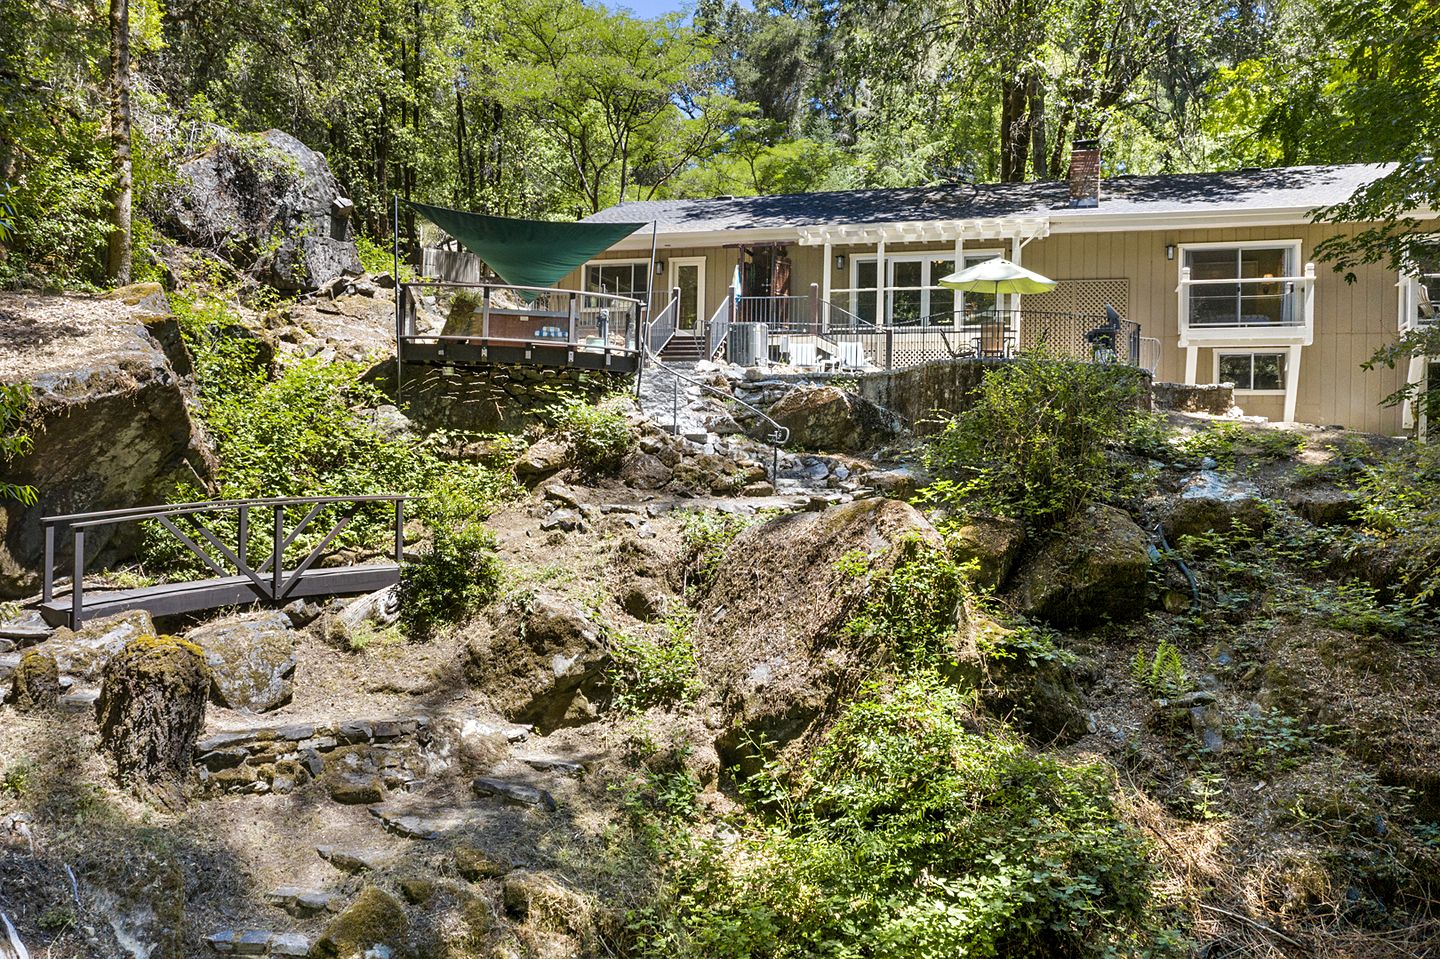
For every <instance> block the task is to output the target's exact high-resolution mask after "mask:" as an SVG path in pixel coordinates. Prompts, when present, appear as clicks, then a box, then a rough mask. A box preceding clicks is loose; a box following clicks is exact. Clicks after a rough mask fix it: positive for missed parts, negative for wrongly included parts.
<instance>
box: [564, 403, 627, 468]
mask: <svg viewBox="0 0 1440 959" xmlns="http://www.w3.org/2000/svg"><path fill="white" fill-rule="evenodd" d="M545 415H546V418H547V419H549V421H550V423H551V424H552V425H553V426H554V428H555V431H556V433H557V434H558V436H559V437H560V439H561V440H562V441H563V442H565V443H566V444H568V445H569V447H570V455H571V458H572V459H573V461H574V463H575V465H576V467H578V468H579V469H580V470H581V472H584V473H587V474H590V475H592V476H601V475H606V474H613V473H614V472H616V471H617V470H618V469H619V468H620V463H621V461H622V460H624V458H625V454H626V453H628V452H630V450H631V448H632V447H634V445H635V442H636V440H637V436H636V434H635V428H634V427H633V426H631V425H630V422H629V421H628V420H627V419H626V418H625V413H624V412H623V411H622V410H621V409H619V408H618V404H617V403H616V402H615V401H608V402H604V403H598V404H590V403H586V402H585V401H583V400H577V399H568V400H564V401H562V402H560V403H557V404H556V405H554V406H551V407H549V408H548V409H547V410H546V411H545Z"/></svg>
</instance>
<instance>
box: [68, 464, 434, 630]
mask: <svg viewBox="0 0 1440 959" xmlns="http://www.w3.org/2000/svg"><path fill="white" fill-rule="evenodd" d="M406 499H407V497H405V496H402V495H399V494H396V493H379V494H373V495H364V496H300V497H268V498H264V499H232V500H211V501H208V502H199V503H176V504H171V505H166V506H139V507H133V508H130V509H117V510H106V511H103V512H95V513H70V514H66V515H61V516H46V517H43V518H42V519H41V521H40V522H41V524H42V526H43V528H44V536H45V554H44V571H43V576H42V579H41V594H40V602H41V608H42V611H45V610H46V609H47V607H50V606H51V605H52V604H53V600H54V595H55V551H56V537H57V535H59V534H61V533H62V532H67V531H68V533H69V534H70V536H71V539H72V543H71V549H72V558H71V564H72V567H71V568H72V577H71V587H70V610H69V622H70V625H71V626H72V627H74V626H79V625H80V624H81V623H82V622H83V621H84V618H85V566H86V560H87V557H86V554H85V537H86V532H87V531H89V530H92V529H96V528H99V527H104V526H114V525H118V524H121V523H143V522H151V523H154V524H156V525H157V526H159V527H160V528H162V529H163V530H165V531H166V532H168V533H169V534H170V535H171V536H173V537H174V538H175V539H177V540H178V541H179V542H180V544H181V545H183V546H184V547H185V548H186V549H188V550H189V551H190V552H191V553H193V554H194V555H195V556H196V557H198V558H199V560H200V561H201V563H203V564H204V565H205V566H206V567H207V568H208V569H209V570H211V571H212V572H214V573H215V574H216V576H218V577H221V578H222V579H226V578H229V579H234V580H236V582H235V583H233V584H231V585H234V586H238V587H240V588H239V590H238V592H237V591H236V590H233V589H230V590H229V593H234V594H235V595H236V596H237V597H239V598H244V597H246V596H248V597H249V600H250V601H254V600H262V599H263V600H268V601H270V602H280V601H282V600H285V599H287V598H289V597H290V595H291V593H292V592H293V591H294V590H295V588H296V586H297V585H298V584H299V583H300V582H301V581H302V580H303V579H304V578H305V576H306V573H307V571H308V570H309V569H310V568H311V567H312V566H313V565H314V564H315V563H316V561H318V560H319V559H320V558H321V557H322V556H323V555H324V554H325V551H326V550H327V549H328V548H329V547H330V544H331V543H333V542H334V541H335V540H336V538H337V537H339V536H340V534H341V533H343V532H344V531H345V530H346V529H347V528H348V527H349V526H350V524H351V523H352V522H353V521H354V519H355V517H356V516H357V515H358V514H359V512H360V511H361V510H362V509H364V508H365V507H366V506H368V505H370V504H375V503H390V504H393V506H394V511H395V515H394V536H395V544H394V545H395V554H394V555H395V563H396V565H397V566H398V564H399V563H400V562H401V560H402V558H403V555H404V548H405V501H406ZM292 507H301V508H304V509H306V512H305V514H304V516H303V518H301V519H300V521H299V522H298V523H296V524H295V525H294V526H293V527H289V528H288V529H287V519H286V515H285V511H286V509H287V508H292ZM252 512H255V513H260V514H262V515H263V516H264V517H265V519H266V521H268V532H269V534H270V535H269V537H268V548H267V549H266V550H265V553H266V559H265V562H263V563H261V564H260V565H258V566H255V565H252V562H251V559H250V546H251V539H252V526H251V514H252ZM232 513H233V514H234V515H233V518H232V517H231V516H230V514H232ZM207 514H210V515H209V516H208V517H207ZM216 514H219V516H218V517H217V515H216ZM322 515H326V516H327V521H328V522H330V528H329V530H328V531H327V532H325V533H324V534H322V535H321V536H320V538H319V540H318V541H317V542H315V543H314V545H313V546H312V547H311V548H310V549H309V550H308V551H307V552H306V554H305V556H304V557H303V558H302V559H301V560H300V561H299V562H298V563H297V564H296V565H295V567H294V568H293V569H290V570H288V571H287V570H286V568H285V556H286V552H287V550H289V549H290V548H291V547H292V546H294V545H295V544H296V542H297V541H299V540H301V537H302V535H303V534H305V532H306V530H307V529H309V528H310V526H311V524H312V523H313V522H314V521H315V520H316V518H317V517H321V516H322ZM331 517H333V518H331ZM182 523H183V524H184V525H183V526H182V525H181V524H182ZM217 530H223V532H224V534H225V536H224V538H222V537H221V535H218V534H217ZM253 532H254V533H255V534H256V535H258V536H259V537H260V538H261V541H262V542H264V541H265V532H266V530H265V529H264V528H261V527H256V528H255V529H254V530H253ZM311 538H313V537H311ZM197 540H200V541H203V542H204V543H205V544H206V545H208V546H209V549H208V550H207V549H206V548H205V546H202V545H201V544H200V542H197ZM227 540H228V542H227ZM308 541H309V540H308V539H307V540H306V542H307V543H308ZM301 548H302V549H303V548H304V547H303V546H302V547H301ZM212 551H213V552H212ZM128 592H134V593H144V592H145V590H143V589H142V590H133V591H128ZM158 595H160V594H159V593H157V596H158ZM165 595H166V596H168V597H170V598H171V599H172V600H173V599H174V598H175V597H177V596H178V595H179V594H178V593H176V592H175V591H170V592H169V593H166V594H165ZM143 598H144V597H137V599H140V600H143ZM237 601H238V600H237ZM144 605H145V604H144V603H143V602H139V601H137V602H136V603H134V604H132V607H141V606H144ZM161 605H162V606H163V604H161ZM192 608H198V607H192ZM181 611H185V610H183V609H181V608H180V607H178V606H177V607H175V608H161V609H159V610H158V611H157V612H159V613H163V612H181Z"/></svg>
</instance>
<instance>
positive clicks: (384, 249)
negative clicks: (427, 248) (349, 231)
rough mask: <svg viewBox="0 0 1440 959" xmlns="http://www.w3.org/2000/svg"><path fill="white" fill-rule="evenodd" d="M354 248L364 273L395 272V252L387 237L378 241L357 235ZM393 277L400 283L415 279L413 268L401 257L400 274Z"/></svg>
mask: <svg viewBox="0 0 1440 959" xmlns="http://www.w3.org/2000/svg"><path fill="white" fill-rule="evenodd" d="M355 249H356V250H358V251H359V253H360V266H361V267H362V268H364V270H365V272H366V273H370V274H376V273H392V274H393V273H394V272H395V253H394V249H393V247H392V246H391V243H390V238H389V237H386V238H385V239H384V241H383V242H380V241H376V240H372V239H370V238H369V237H368V236H357V237H356V238H355ZM395 279H396V280H397V281H398V282H400V283H410V282H413V281H414V280H415V270H414V269H413V268H412V267H411V266H410V264H408V263H406V262H405V260H404V258H403V257H402V258H401V260H400V275H399V276H398V277H396V278H395Z"/></svg>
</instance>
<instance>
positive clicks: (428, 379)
mask: <svg viewBox="0 0 1440 959" xmlns="http://www.w3.org/2000/svg"><path fill="white" fill-rule="evenodd" d="M614 382H615V378H614V376H613V375H612V374H609V373H602V372H598V371H594V370H575V369H557V368H550V367H539V366H491V367H484V368H479V369H477V368H462V367H455V368H453V369H450V370H447V369H445V368H442V367H435V366H423V367H422V366H406V367H405V386H404V397H405V406H406V411H407V413H408V415H409V416H410V417H411V418H412V419H414V420H416V421H418V422H420V423H423V424H424V425H426V426H429V427H432V428H447V429H459V430H474V431H477V432H482V433H497V432H499V433H513V432H519V431H521V430H523V429H525V428H526V427H527V426H530V425H532V424H533V423H535V422H538V419H539V417H538V414H539V411H540V410H543V409H544V408H545V407H547V406H550V405H551V404H553V403H556V402H558V401H559V400H561V399H562V398H564V397H567V396H574V397H579V398H583V399H586V400H589V401H592V402H593V401H595V400H598V399H599V398H600V397H601V396H602V395H604V393H605V392H606V391H607V390H609V389H611V388H613V386H614Z"/></svg>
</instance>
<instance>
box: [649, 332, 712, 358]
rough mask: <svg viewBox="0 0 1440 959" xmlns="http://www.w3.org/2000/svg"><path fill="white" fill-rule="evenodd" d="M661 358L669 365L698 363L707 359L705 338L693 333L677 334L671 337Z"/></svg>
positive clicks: (661, 352)
mask: <svg viewBox="0 0 1440 959" xmlns="http://www.w3.org/2000/svg"><path fill="white" fill-rule="evenodd" d="M660 358H661V359H663V360H664V361H665V362H667V363H671V364H674V363H698V362H699V361H700V360H703V359H705V337H703V336H696V335H695V334H693V333H689V332H683V333H676V334H675V335H674V336H672V337H670V341H669V342H668V343H666V344H665V348H664V349H662V350H661V351H660Z"/></svg>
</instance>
